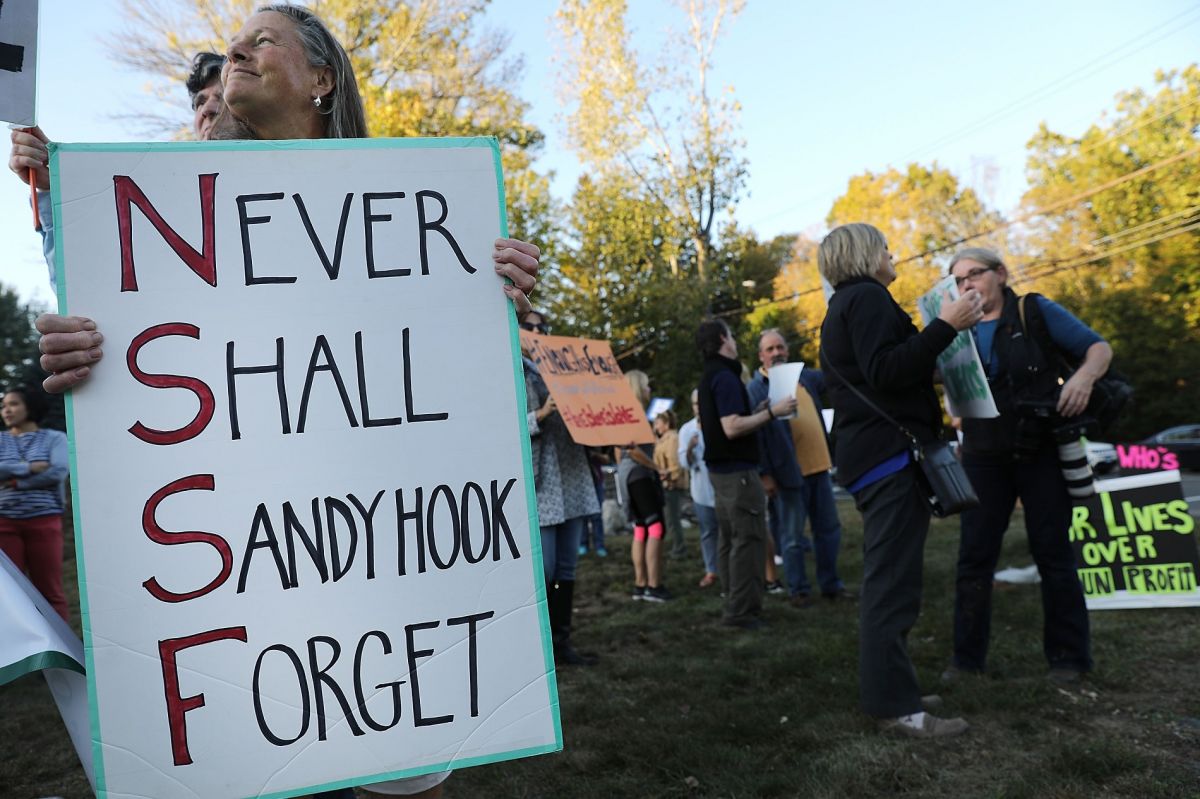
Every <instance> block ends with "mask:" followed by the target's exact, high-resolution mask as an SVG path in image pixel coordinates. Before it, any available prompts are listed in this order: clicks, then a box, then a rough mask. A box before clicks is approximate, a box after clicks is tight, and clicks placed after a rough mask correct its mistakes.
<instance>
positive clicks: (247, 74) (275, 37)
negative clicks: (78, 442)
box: [10, 4, 541, 393]
mask: <svg viewBox="0 0 1200 799" xmlns="http://www.w3.org/2000/svg"><path fill="white" fill-rule="evenodd" d="M222 83H223V85H224V87H225V106H226V114H227V115H228V117H229V121H228V122H227V121H226V120H224V119H220V120H218V121H217V122H216V125H217V128H216V129H218V130H223V131H224V130H228V129H230V128H232V127H234V126H236V127H237V128H238V130H239V131H240V133H241V135H244V136H246V137H249V138H257V139H322V138H328V139H341V138H365V137H367V136H369V135H370V134H369V133H368V132H367V122H366V115H365V113H364V111H363V104H362V98H361V96H360V95H359V92H358V82H357V79H356V78H355V76H354V71H353V69H352V67H351V65H350V57H349V56H348V55H347V54H346V51H345V49H344V48H343V47H342V45H341V43H339V42H338V41H337V39H335V38H334V36H333V34H332V33H330V32H329V29H328V27H326V25H325V23H324V22H322V21H321V19H320V18H319V17H317V16H316V15H315V14H313V13H312V12H311V11H309V10H307V9H305V8H303V7H301V6H292V5H284V4H280V5H271V6H263V7H262V8H260V9H259V10H258V11H257V12H256V13H255V14H254V15H253V16H251V17H250V18H249V19H248V20H247V21H246V24H245V25H244V26H243V27H242V30H241V31H239V32H238V33H237V34H236V35H235V36H234V37H233V39H232V40H231V41H230V43H229V52H228V56H227V61H226V63H225V67H224V72H223V73H222ZM226 135H232V134H227V133H223V137H224V136H226ZM11 165H12V162H11V161H10V166H11ZM47 179H48V178H47ZM540 254H541V251H540V250H539V249H538V248H537V247H536V246H535V245H533V244H529V243H527V242H524V241H519V240H517V239H505V238H501V239H496V241H495V246H494V249H493V251H492V260H493V261H494V265H495V271H496V274H497V275H498V276H500V277H503V278H507V279H508V280H509V281H511V283H506V284H504V285H503V286H502V287H501V291H503V292H504V294H505V296H507V297H508V298H509V299H511V300H512V301H513V304H514V305H515V306H516V311H517V316H518V317H520V316H521V315H522V314H525V313H528V312H529V311H530V310H532V306H531V305H530V304H529V297H528V294H529V293H530V292H532V291H533V287H534V285H535V284H536V277H537V271H538V257H539V256H540ZM36 326H37V329H38V332H39V333H41V334H42V337H41V341H40V347H41V351H42V353H43V355H42V359H41V365H42V368H43V369H45V370H46V371H47V372H50V376H49V377H47V378H46V380H45V381H44V382H43V384H42V385H43V386H44V387H45V389H46V391H48V392H51V393H61V392H63V391H66V390H68V389H70V388H72V387H73V386H76V385H78V384H79V383H80V382H81V381H83V380H86V379H87V377H88V375H89V374H91V369H92V368H93V367H94V366H95V365H96V364H97V363H98V362H99V361H100V359H101V358H102V357H103V355H104V352H103V349H102V348H101V344H102V343H103V341H104V336H103V335H102V334H101V333H100V332H99V330H98V329H97V325H96V322H95V321H94V320H92V319H87V318H85V317H80V316H59V315H58V314H42V315H41V316H40V317H38V319H37V322H36Z"/></svg>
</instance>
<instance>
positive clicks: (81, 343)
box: [34, 313, 104, 394]
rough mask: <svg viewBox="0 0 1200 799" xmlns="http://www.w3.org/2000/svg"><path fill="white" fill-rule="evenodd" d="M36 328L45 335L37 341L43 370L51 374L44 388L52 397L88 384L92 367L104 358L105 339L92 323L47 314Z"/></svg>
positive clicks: (74, 317)
mask: <svg viewBox="0 0 1200 799" xmlns="http://www.w3.org/2000/svg"><path fill="white" fill-rule="evenodd" d="M34 325H35V326H36V327H37V330H38V332H39V333H41V334H42V337H41V339H40V340H39V341H38V349H40V350H41V352H42V359H41V364H42V368H43V369H45V370H46V371H47V372H49V373H50V376H49V377H47V378H46V379H45V380H43V381H42V387H43V388H45V389H46V391H48V392H50V393H51V394H61V393H62V392H64V391H66V390H68V389H71V388H74V387H75V386H77V385H79V383H81V382H82V381H84V380H86V379H87V376H88V375H90V374H91V373H92V369H91V367H92V364H94V363H96V362H97V361H99V360H100V358H101V357H103V355H104V352H103V351H102V350H101V349H100V344H101V342H103V341H104V336H103V335H101V334H100V332H99V331H98V330H96V323H95V322H93V321H92V320H91V319H86V318H84V317H82V316H59V315H58V314H51V313H47V314H42V315H41V316H39V317H38V318H37V321H36V322H35V323H34Z"/></svg>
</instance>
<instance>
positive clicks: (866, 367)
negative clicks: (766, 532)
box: [817, 224, 983, 738]
mask: <svg viewBox="0 0 1200 799" xmlns="http://www.w3.org/2000/svg"><path fill="white" fill-rule="evenodd" d="M817 262H818V266H819V268H820V270H821V276H822V277H824V278H825V279H826V280H827V281H829V284H830V285H832V286H833V287H834V293H833V296H832V297H830V299H829V310H828V312H827V313H826V315H825V321H824V322H823V323H822V325H821V363H822V364H823V365H824V367H825V375H826V380H827V381H828V384H829V388H830V394H831V397H832V399H833V406H834V410H835V415H834V429H833V433H834V436H835V437H836V438H837V452H836V459H837V470H838V480H839V481H841V482H842V484H843V485H845V486H846V489H847V491H849V492H850V493H851V494H852V495H853V496H854V501H855V504H856V505H857V506H858V509H859V511H861V512H862V515H863V582H862V594H861V597H860V601H859V618H860V622H859V634H858V635H859V693H860V700H859V701H860V704H861V706H862V709H863V710H864V711H865V712H866V713H867V715H870V716H874V717H875V718H877V719H879V720H880V721H881V723H882V724H883V726H884V727H886V728H887V729H890V730H894V731H896V732H899V733H902V734H905V735H910V736H914V737H918V738H933V737H941V736H947V735H957V734H960V733H963V732H966V730H967V723H966V722H965V721H963V720H962V719H940V718H937V717H935V716H933V715H931V714H929V713H927V712H925V706H926V701H925V700H923V699H922V697H921V691H920V687H919V685H918V683H917V674H916V670H915V669H914V668H913V664H912V661H911V660H910V659H909V656H908V641H907V639H908V632H909V630H911V629H912V627H913V625H914V624H915V623H916V621H917V616H918V614H919V613H920V609H921V569H922V559H923V557H924V550H925V536H926V534H927V533H928V532H929V521H930V515H931V511H930V507H929V502H928V500H927V499H926V492H925V490H924V488H922V486H921V485H920V483H919V478H918V475H917V466H916V464H915V463H913V460H912V456H911V450H912V445H911V443H910V442H909V440H908V438H907V437H906V435H905V432H902V429H901V428H900V426H899V425H903V431H907V432H911V434H912V435H913V436H915V437H916V438H917V440H918V441H920V442H921V443H925V442H928V441H932V440H934V439H935V438H936V437H937V436H938V434H939V432H940V430H941V427H942V411H941V407H940V405H939V404H938V399H937V395H936V394H935V393H934V389H933V371H934V367H935V365H936V359H937V355H938V353H940V352H941V351H942V350H944V349H945V348H946V347H947V346H949V344H950V342H951V341H953V340H954V337H955V335H956V334H957V331H959V330H965V329H967V328H968V327H970V326H971V325H973V324H975V322H977V321H978V320H979V319H980V317H981V316H982V314H983V311H982V303H981V299H980V296H979V293H978V292H976V291H967V292H965V293H964V294H963V296H962V297H960V298H959V299H957V300H954V301H953V302H950V301H949V300H947V301H946V302H944V303H943V304H942V308H941V313H940V315H939V317H938V318H937V319H935V320H933V321H932V322H930V323H929V325H928V326H926V328H925V329H924V330H923V331H918V330H917V328H916V327H915V326H914V325H913V323H912V320H911V319H910V318H909V315H908V313H907V312H906V311H905V310H904V309H903V308H901V307H900V306H899V305H898V304H897V303H896V301H895V300H894V299H893V298H892V295H891V293H890V292H889V291H888V286H889V285H891V283H892V281H894V280H895V279H896V267H895V265H894V264H893V263H892V256H891V254H890V253H889V252H888V247H887V241H886V240H885V239H884V237H883V234H882V233H880V232H879V230H878V229H876V228H874V227H872V226H871V225H865V224H850V225H842V226H841V227H838V228H834V229H833V230H832V231H831V232H830V233H829V235H828V236H826V237H825V239H824V240H823V241H822V242H821V246H820V249H819V250H818V252H817ZM831 378H832V379H831ZM880 410H883V411H885V412H886V413H887V415H888V417H890V418H885V417H884V415H883V414H882V413H880Z"/></svg>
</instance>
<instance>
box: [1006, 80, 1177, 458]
mask: <svg viewBox="0 0 1200 799" xmlns="http://www.w3.org/2000/svg"><path fill="white" fill-rule="evenodd" d="M1156 83H1157V87H1156V90H1155V91H1152V92H1145V91H1141V90H1137V91H1131V92H1125V93H1123V94H1121V95H1119V96H1118V97H1117V101H1116V107H1115V109H1114V111H1113V112H1112V113H1111V114H1109V115H1105V116H1104V117H1103V118H1102V119H1101V120H1100V121H1099V122H1097V123H1096V124H1094V125H1092V126H1091V127H1089V128H1088V129H1087V130H1086V131H1085V132H1084V133H1083V135H1082V136H1080V137H1078V138H1073V137H1068V136H1065V135H1063V134H1060V133H1056V132H1053V131H1051V130H1049V129H1048V128H1047V127H1046V126H1045V125H1043V126H1041V127H1040V128H1039V130H1038V132H1037V134H1036V135H1034V137H1033V138H1032V140H1031V141H1030V142H1029V145H1028V150H1029V159H1028V177H1029V183H1030V189H1029V191H1028V192H1027V193H1026V195H1025V197H1024V199H1023V205H1024V206H1025V208H1024V212H1025V213H1026V214H1031V215H1032V218H1031V221H1030V222H1029V223H1028V226H1027V227H1028V230H1027V241H1026V245H1025V246H1026V248H1027V249H1028V251H1029V252H1030V256H1029V257H1028V259H1027V260H1026V264H1025V266H1026V268H1025V269H1024V270H1022V272H1021V273H1020V274H1019V275H1018V279H1017V280H1016V281H1014V282H1015V283H1016V285H1017V290H1018V291H1030V290H1034V291H1039V292H1041V293H1044V294H1046V295H1048V296H1050V297H1052V298H1054V299H1056V300H1058V301H1059V302H1062V303H1063V304H1064V305H1066V306H1067V307H1068V308H1070V309H1071V310H1072V311H1074V312H1076V314H1077V315H1078V316H1079V317H1080V318H1081V319H1083V320H1084V321H1085V322H1086V323H1088V324H1089V325H1091V326H1092V327H1093V328H1095V329H1096V331H1097V332H1099V333H1100V334H1101V335H1103V336H1104V337H1105V338H1106V339H1108V340H1109V341H1110V342H1111V343H1112V345H1113V349H1114V351H1115V353H1116V360H1115V364H1116V365H1117V366H1118V367H1119V368H1120V369H1122V370H1123V371H1125V372H1127V373H1128V374H1129V375H1130V376H1131V377H1132V379H1133V382H1134V385H1135V387H1136V389H1137V394H1136V397H1135V403H1134V405H1133V407H1132V408H1131V410H1130V411H1129V412H1128V413H1127V414H1126V415H1125V417H1124V418H1123V419H1122V424H1121V429H1119V430H1118V431H1116V432H1117V435H1118V436H1119V437H1125V438H1136V437H1140V436H1142V435H1145V434H1148V433H1152V432H1155V431H1156V430H1159V429H1161V428H1163V427H1167V426H1169V425H1172V424H1179V423H1183V422H1190V421H1193V420H1194V418H1195V397H1196V395H1197V391H1198V390H1200V67H1198V66H1197V65H1195V64H1193V65H1191V66H1188V67H1187V68H1185V69H1182V70H1177V71H1171V72H1160V73H1159V74H1158V75H1157V76H1156Z"/></svg>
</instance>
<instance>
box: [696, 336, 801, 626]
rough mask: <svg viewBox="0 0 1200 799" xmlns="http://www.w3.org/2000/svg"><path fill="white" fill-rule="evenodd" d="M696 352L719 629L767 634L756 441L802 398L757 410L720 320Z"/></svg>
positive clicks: (764, 526) (763, 510)
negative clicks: (700, 366)
mask: <svg viewBox="0 0 1200 799" xmlns="http://www.w3.org/2000/svg"><path fill="white" fill-rule="evenodd" d="M696 347H697V349H699V350H700V354H701V355H702V356H703V357H704V374H703V375H702V376H701V378H700V385H699V386H698V392H699V394H698V397H699V400H700V429H701V430H702V431H703V432H704V443H705V451H704V460H705V462H706V463H707V464H708V473H709V478H710V479H711V480H712V484H713V490H714V492H715V494H716V497H715V499H716V507H717V526H718V531H719V532H718V535H719V538H718V555H717V558H718V568H719V574H720V577H721V587H722V588H723V589H724V593H725V607H724V610H723V613H722V618H721V623H722V624H725V625H727V626H730V627H736V628H739V629H742V630H757V629H759V628H760V627H762V618H761V616H762V601H763V590H764V580H763V573H764V571H765V569H766V560H767V523H766V512H767V495H766V493H765V492H764V491H763V486H762V481H761V480H759V477H758V460H759V458H758V440H757V436H755V435H753V434H754V432H755V431H757V430H758V429H759V428H760V427H762V426H763V425H765V424H767V423H768V422H770V421H771V420H772V419H774V418H775V417H776V416H787V415H788V414H791V413H794V412H795V410H796V398H795V397H794V396H789V397H787V398H785V399H783V400H780V401H779V402H778V403H776V404H775V405H768V404H767V403H766V402H765V401H763V402H761V403H759V404H758V405H751V403H750V395H749V394H747V393H746V387H745V386H744V385H742V365H741V363H739V362H738V360H737V341H736V340H734V338H733V333H731V332H730V330H729V327H728V325H726V324H725V322H723V321H722V320H720V319H705V320H704V321H703V322H701V323H700V326H699V327H698V328H697V329H696Z"/></svg>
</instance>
